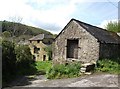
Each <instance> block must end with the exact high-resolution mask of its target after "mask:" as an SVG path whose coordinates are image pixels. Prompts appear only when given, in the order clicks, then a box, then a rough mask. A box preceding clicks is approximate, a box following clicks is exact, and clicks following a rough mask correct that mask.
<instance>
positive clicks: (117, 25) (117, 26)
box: [105, 21, 120, 32]
mask: <svg viewBox="0 0 120 89" xmlns="http://www.w3.org/2000/svg"><path fill="white" fill-rule="evenodd" d="M105 28H106V29H107V30H109V31H113V32H120V22H117V21H116V22H112V21H110V22H109V23H108V24H107V25H106V26H105Z"/></svg>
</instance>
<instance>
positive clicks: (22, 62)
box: [15, 45, 36, 74]
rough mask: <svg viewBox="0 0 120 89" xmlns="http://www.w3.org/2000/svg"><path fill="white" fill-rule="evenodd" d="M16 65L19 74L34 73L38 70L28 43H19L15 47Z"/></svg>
mask: <svg viewBox="0 0 120 89" xmlns="http://www.w3.org/2000/svg"><path fill="white" fill-rule="evenodd" d="M15 53H16V59H17V61H16V65H17V69H18V72H19V74H32V73H35V72H36V68H35V61H34V60H33V56H32V54H31V52H30V48H29V47H28V46H26V45H18V46H16V47H15Z"/></svg>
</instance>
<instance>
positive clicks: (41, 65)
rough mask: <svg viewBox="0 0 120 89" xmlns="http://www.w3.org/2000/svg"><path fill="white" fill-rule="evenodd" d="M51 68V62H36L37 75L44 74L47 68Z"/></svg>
mask: <svg viewBox="0 0 120 89" xmlns="http://www.w3.org/2000/svg"><path fill="white" fill-rule="evenodd" d="M51 67H52V61H36V69H37V71H38V74H46V72H47V71H48V70H49V68H51Z"/></svg>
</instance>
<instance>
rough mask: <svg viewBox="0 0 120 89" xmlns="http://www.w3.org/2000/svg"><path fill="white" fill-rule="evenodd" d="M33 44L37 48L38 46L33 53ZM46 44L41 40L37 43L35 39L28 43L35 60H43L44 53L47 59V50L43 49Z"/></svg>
mask: <svg viewBox="0 0 120 89" xmlns="http://www.w3.org/2000/svg"><path fill="white" fill-rule="evenodd" d="M34 46H36V47H37V48H40V50H39V51H38V53H34ZM46 46H47V45H45V44H44V43H43V42H42V41H40V42H39V43H38V42H37V41H32V42H31V43H30V45H29V47H30V50H31V53H32V55H34V56H35V60H36V61H43V55H46V60H48V55H47V52H46V51H45V50H44V48H45V47H46Z"/></svg>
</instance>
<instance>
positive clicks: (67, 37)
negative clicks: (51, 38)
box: [53, 19, 120, 63]
mask: <svg viewBox="0 0 120 89" xmlns="http://www.w3.org/2000/svg"><path fill="white" fill-rule="evenodd" d="M119 56H120V37H119V36H118V35H117V34H116V33H114V32H110V31H107V30H105V29H102V28H99V27H96V26H92V25H90V24H87V23H84V22H81V21H78V20H75V19H71V20H70V22H69V23H68V24H67V25H66V26H65V27H64V29H63V30H62V31H61V32H60V33H59V34H58V36H57V37H56V39H55V42H54V48H53V60H54V61H57V62H63V61H72V60H76V61H81V62H82V63H91V62H96V61H97V60H98V59H99V58H117V57H119Z"/></svg>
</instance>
